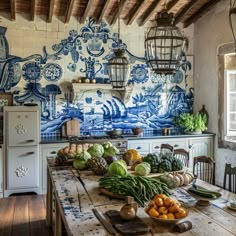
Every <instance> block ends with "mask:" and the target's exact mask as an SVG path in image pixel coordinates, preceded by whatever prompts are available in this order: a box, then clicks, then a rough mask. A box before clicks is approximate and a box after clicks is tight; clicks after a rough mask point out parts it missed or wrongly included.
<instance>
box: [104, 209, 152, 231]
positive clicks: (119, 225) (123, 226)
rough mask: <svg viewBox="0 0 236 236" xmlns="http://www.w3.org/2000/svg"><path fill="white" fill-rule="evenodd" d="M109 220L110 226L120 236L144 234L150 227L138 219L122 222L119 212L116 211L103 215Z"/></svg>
mask: <svg viewBox="0 0 236 236" xmlns="http://www.w3.org/2000/svg"><path fill="white" fill-rule="evenodd" d="M105 214H106V215H107V217H108V218H109V219H110V221H111V223H112V225H113V226H114V227H115V228H116V230H117V231H119V233H121V234H122V235H138V234H145V233H147V232H149V231H150V229H151V228H150V226H148V225H146V224H145V222H144V221H143V220H142V219H140V218H139V217H137V216H136V217H135V218H134V219H132V220H123V219H122V218H121V217H120V212H119V211H117V210H109V211H107V212H106V213H105Z"/></svg>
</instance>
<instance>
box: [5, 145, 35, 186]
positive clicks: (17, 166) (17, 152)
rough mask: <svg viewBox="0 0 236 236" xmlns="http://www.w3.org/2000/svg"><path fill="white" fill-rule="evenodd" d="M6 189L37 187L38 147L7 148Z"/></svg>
mask: <svg viewBox="0 0 236 236" xmlns="http://www.w3.org/2000/svg"><path fill="white" fill-rule="evenodd" d="M7 152H8V156H7V185H8V189H19V188H28V187H30V188H31V187H39V151H38V147H27V149H26V148H13V147H11V148H8V151H7Z"/></svg>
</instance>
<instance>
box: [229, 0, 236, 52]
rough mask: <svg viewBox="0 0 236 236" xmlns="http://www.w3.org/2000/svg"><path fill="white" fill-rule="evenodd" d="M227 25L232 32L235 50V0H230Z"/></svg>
mask: <svg viewBox="0 0 236 236" xmlns="http://www.w3.org/2000/svg"><path fill="white" fill-rule="evenodd" d="M229 25H230V29H231V31H232V34H233V40H234V48H235V51H236V0H234V1H230V9H229Z"/></svg>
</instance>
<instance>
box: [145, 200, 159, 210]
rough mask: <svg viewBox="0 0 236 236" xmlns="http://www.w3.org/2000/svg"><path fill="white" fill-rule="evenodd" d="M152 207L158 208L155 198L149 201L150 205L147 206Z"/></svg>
mask: <svg viewBox="0 0 236 236" xmlns="http://www.w3.org/2000/svg"><path fill="white" fill-rule="evenodd" d="M151 207H154V208H155V209H157V206H156V203H155V201H153V200H151V201H150V202H149V203H148V206H147V208H151Z"/></svg>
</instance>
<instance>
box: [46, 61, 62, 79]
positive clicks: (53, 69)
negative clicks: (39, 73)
mask: <svg viewBox="0 0 236 236" xmlns="http://www.w3.org/2000/svg"><path fill="white" fill-rule="evenodd" d="M43 76H44V78H45V79H46V80H47V81H58V80H59V79H60V78H61V76H62V68H61V66H60V65H58V64H56V63H47V64H46V65H45V66H44V68H43Z"/></svg>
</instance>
